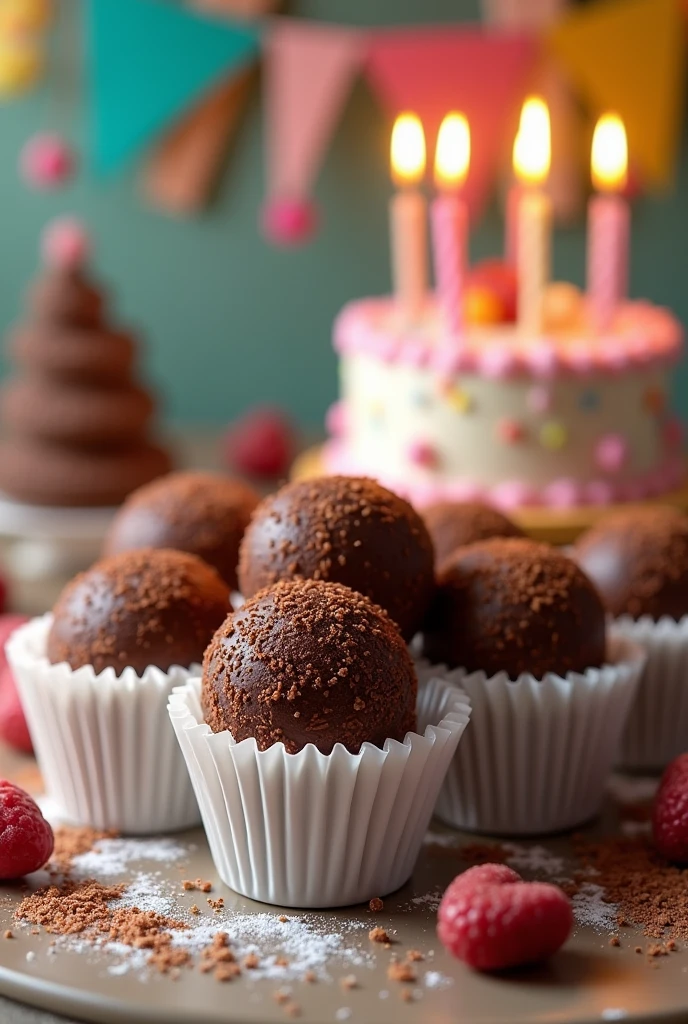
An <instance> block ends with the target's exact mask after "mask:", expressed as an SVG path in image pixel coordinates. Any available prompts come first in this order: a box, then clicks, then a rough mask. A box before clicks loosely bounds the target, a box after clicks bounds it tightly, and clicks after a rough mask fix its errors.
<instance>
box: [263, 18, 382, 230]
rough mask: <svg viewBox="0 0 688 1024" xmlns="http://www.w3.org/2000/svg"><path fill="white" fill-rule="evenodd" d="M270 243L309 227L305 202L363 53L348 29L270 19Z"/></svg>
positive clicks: (360, 39) (362, 42) (311, 220)
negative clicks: (271, 20)
mask: <svg viewBox="0 0 688 1024" xmlns="http://www.w3.org/2000/svg"><path fill="white" fill-rule="evenodd" d="M263 46H264V56H265V64H266V66H265V90H266V127H267V139H266V149H267V159H268V168H267V178H268V203H267V205H266V207H265V209H264V215H263V226H264V229H265V231H266V233H267V234H268V236H269V237H270V239H271V241H275V242H278V243H283V244H290V243H292V244H293V243H295V242H300V241H304V240H305V238H306V237H307V236H308V234H309V233H310V232H311V231H312V230H313V228H314V226H315V214H314V210H313V207H312V205H311V203H310V201H309V197H310V193H311V190H312V188H313V185H314V182H315V179H316V176H317V174H318V171H319V169H320V166H321V164H322V160H323V157H324V155H325V151H326V148H327V144H328V142H329V140H330V137H331V135H332V132H333V131H334V128H335V126H336V124H337V121H338V119H339V117H340V115H341V112H342V110H343V108H344V104H345V103H346V100H347V99H348V97H349V93H350V91H351V87H352V85H353V81H354V78H355V76H356V74H357V73H358V71H359V70H360V67H361V64H362V63H363V60H364V57H365V46H366V36H365V34H364V33H361V32H359V31H356V30H355V29H350V28H342V27H340V26H334V25H327V24H323V23H319V22H318V23H314V22H308V21H300V20H297V19H291V18H276V19H275V20H274V21H273V22H272V23H271V25H270V27H269V29H268V32H267V35H266V39H265V41H264V44H263Z"/></svg>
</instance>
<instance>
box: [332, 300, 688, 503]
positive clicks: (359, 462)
mask: <svg viewBox="0 0 688 1024" xmlns="http://www.w3.org/2000/svg"><path fill="white" fill-rule="evenodd" d="M581 308H582V314H581V317H580V322H579V323H578V324H574V325H573V326H571V325H569V326H568V327H566V328H562V329H556V328H555V329H548V330H546V331H543V333H542V335H541V336H539V337H527V336H524V334H522V333H520V332H519V330H518V327H517V326H516V325H515V324H511V323H504V324H497V325H491V326H485V327H476V326H472V327H469V328H468V329H467V332H466V333H465V335H462V336H461V338H456V337H453V338H450V337H447V336H446V333H445V332H444V331H443V330H442V329H441V326H440V324H441V320H440V317H439V315H438V312H437V310H436V308H435V306H434V304H433V303H429V304H428V308H427V311H426V313H425V315H424V317H423V318H422V319H421V321H420V322H419V323H418V324H417V325H415V326H414V327H413V328H412V329H408V328H404V327H403V326H401V325H400V323H399V320H398V315H397V312H396V306H395V303H394V301H393V300H392V299H390V298H372V299H364V300H362V301H358V302H353V303H351V304H349V305H348V306H346V307H345V308H344V310H343V311H342V312H341V314H340V315H339V317H338V319H337V321H336V325H335V331H334V344H335V348H336V350H337V352H338V354H339V356H340V360H341V401H339V402H338V403H337V404H336V405H335V406H333V408H332V409H331V410H330V414H329V416H328V429H329V432H330V440H329V441H328V443H327V444H326V446H325V450H324V459H325V466H326V468H327V471H328V472H333V473H334V472H338V473H351V474H365V475H369V476H373V477H376V478H377V479H379V480H380V481H381V482H382V483H384V484H386V485H387V486H389V487H391V488H392V489H394V490H395V491H397V492H399V493H401V494H404V495H406V496H407V497H408V498H410V499H411V500H412V501H413V502H414V503H416V504H419V505H424V504H429V503H431V502H435V501H440V500H485V501H488V502H490V503H492V504H495V505H497V506H500V507H502V508H506V509H510V508H515V507H519V506H528V505H548V506H554V507H571V506H576V505H604V504H610V503H614V502H620V501H621V502H623V501H634V500H639V499H644V498H648V497H653V496H656V495H660V494H663V493H666V492H668V491H671V490H672V489H674V488H675V487H676V486H677V485H678V484H680V482H681V480H682V477H683V473H684V462H683V457H682V453H681V443H682V434H681V429H680V424H679V422H678V421H677V420H676V418H675V417H673V416H672V415H671V412H670V409H669V398H668V378H669V373H670V369H671V367H672V366H673V365H674V364H675V363H676V361H677V359H678V358H679V356H680V353H681V347H682V331H681V327H680V325H679V323H678V321H677V320H676V319H675V318H674V317H673V316H672V315H671V313H669V312H668V311H666V310H664V309H661V308H659V307H657V306H653V305H651V304H650V303H647V302H625V303H624V304H623V305H622V306H620V308H619V309H618V310H617V313H616V316H615V318H614V322H613V324H612V326H611V328H610V329H609V330H608V331H607V332H605V333H604V334H603V335H596V334H595V333H594V332H593V331H592V330H591V329H589V328H588V327H587V326H586V316H585V312H584V306H582V307H581Z"/></svg>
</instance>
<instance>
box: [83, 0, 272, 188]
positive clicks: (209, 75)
mask: <svg viewBox="0 0 688 1024" xmlns="http://www.w3.org/2000/svg"><path fill="white" fill-rule="evenodd" d="M259 51H260V25H259V23H258V22H250V21H242V22H229V21H226V20H224V19H223V20H222V21H218V20H213V19H210V18H206V17H201V16H199V15H196V14H194V13H193V12H191V11H189V10H188V9H186V8H184V7H180V6H178V5H175V4H172V3H170V2H169V0H167V2H165V0H90V18H89V33H88V53H89V59H90V66H91V90H92V97H91V99H92V105H91V146H92V153H93V158H94V163H95V167H96V169H97V170H98V171H101V172H107V171H112V170H115V169H116V168H118V167H120V166H121V165H122V164H123V163H124V162H125V161H126V160H127V159H129V158H130V157H132V156H133V155H134V154H135V153H137V152H138V151H139V150H141V149H142V148H143V147H145V146H146V145H147V144H148V143H150V142H151V141H153V139H154V138H155V137H156V136H157V135H159V134H160V133H161V132H163V131H164V130H165V129H166V128H168V127H169V126H170V125H172V124H173V123H174V121H175V120H176V119H177V118H178V117H179V116H180V115H181V114H183V113H184V112H185V111H186V110H188V109H189V108H190V107H192V106H193V104H194V103H195V102H196V101H197V100H198V99H200V98H202V97H203V95H204V94H205V93H206V92H207V91H208V90H209V89H210V88H211V87H212V86H213V85H214V84H215V83H216V82H217V81H218V80H220V79H221V78H222V77H224V76H227V75H231V74H232V72H238V71H239V70H240V69H241V68H243V67H245V66H246V65H247V64H249V63H251V62H252V61H253V60H254V59H255V58H256V57H257V56H258V54H259Z"/></svg>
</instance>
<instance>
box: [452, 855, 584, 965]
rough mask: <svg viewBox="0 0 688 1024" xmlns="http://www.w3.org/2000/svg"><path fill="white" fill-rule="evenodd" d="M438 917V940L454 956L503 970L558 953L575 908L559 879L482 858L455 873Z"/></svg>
mask: <svg viewBox="0 0 688 1024" xmlns="http://www.w3.org/2000/svg"><path fill="white" fill-rule="evenodd" d="M437 919H438V925H437V934H438V935H439V938H440V941H441V942H442V944H443V945H444V946H445V947H446V948H447V949H448V950H449V952H450V953H452V954H453V956H455V957H457V958H458V959H459V960H463V961H465V963H467V964H468V965H469V966H470V967H475V968H476V969H477V970H479V971H499V970H504V969H505V968H507V967H519V966H521V964H530V963H536V962H538V961H539V960H544V959H546V958H547V957H548V956H551V955H552V954H553V953H556V951H557V950H558V949H559V947H560V946H562V945H563V944H564V942H565V941H566V939H567V938H568V935H569V932H570V931H571V927H572V925H573V911H572V909H571V903H570V901H569V899H568V897H567V896H565V895H564V893H563V892H562V891H561V889H558V888H557V887H556V886H555V885H547V884H546V883H544V882H524V881H523V879H522V878H521V876H520V875H517V874H516V872H515V871H512V870H511V868H508V867H507V866H506V865H505V864H481V865H479V866H478V867H474V868H470V869H469V870H468V871H465V872H464V873H463V874H462V875H459V876H458V878H455V879H454V881H453V882H452V883H451V885H450V886H449V888H448V889H447V891H446V892H445V894H444V896H443V897H442V902H441V904H440V908H439V910H438V912H437Z"/></svg>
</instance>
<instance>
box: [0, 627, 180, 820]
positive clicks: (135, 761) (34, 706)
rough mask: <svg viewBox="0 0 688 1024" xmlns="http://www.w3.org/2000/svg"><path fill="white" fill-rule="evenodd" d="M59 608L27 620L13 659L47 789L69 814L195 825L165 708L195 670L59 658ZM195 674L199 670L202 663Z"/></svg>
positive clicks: (13, 641)
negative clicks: (55, 650) (54, 626)
mask: <svg viewBox="0 0 688 1024" xmlns="http://www.w3.org/2000/svg"><path fill="white" fill-rule="evenodd" d="M51 622H52V616H51V615H45V616H43V617H42V618H39V619H33V620H32V621H31V622H29V623H27V624H26V625H25V626H22V627H21V628H20V629H18V630H16V632H15V633H13V634H12V637H11V638H10V641H9V643H8V644H7V656H8V659H9V662H10V664H11V666H12V670H13V672H14V675H15V678H16V681H17V687H18V689H19V694H20V697H21V701H22V704H23V706H24V711H25V713H26V718H27V722H28V725H29V730H30V732H31V736H32V739H33V744H34V749H35V751H36V757H37V759H38V763H39V766H40V769H41V772H42V775H43V779H44V781H45V786H46V791H47V795H48V797H49V798H51V800H52V801H53V802H54V804H55V806H56V809H57V812H58V813H59V815H60V817H61V818H64V819H65V820H68V821H71V822H73V823H75V824H80V825H92V826H94V827H95V828H103V829H116V830H117V831H118V832H124V833H129V834H153V833H158V832H171V831H176V830H178V829H182V828H189V827H191V826H193V825H197V824H198V823H199V821H200V814H199V810H198V804H197V803H196V798H195V796H194V794H193V789H192V787H191V784H190V782H189V777H188V773H187V771H186V766H185V764H184V759H183V757H182V756H181V753H180V750H179V744H178V743H177V740H176V737H175V735H174V730H173V729H172V728H170V724H169V721H168V718H167V714H166V713H165V708H166V705H167V700H168V697H169V694H170V692H171V690H172V688H173V687H174V686H178V685H180V684H182V683H184V682H185V681H186V680H187V679H188V678H189V676H190V674H191V672H190V670H189V669H185V668H181V667H179V666H173V667H172V668H171V669H170V670H169V671H168V672H163V671H161V670H160V669H158V668H155V667H151V668H149V669H147V670H146V671H145V673H144V674H143V675H142V676H138V675H137V674H136V673H135V672H134V670H133V669H125V670H124V672H122V673H121V675H119V676H117V675H115V672H114V670H113V669H105V671H103V672H101V673H100V674H99V675H96V673H95V672H94V671H93V669H92V668H90V667H88V666H85V667H83V668H80V669H77V670H73V669H71V668H70V667H69V665H67V664H66V663H65V662H62V663H61V664H58V665H51V664H50V662H49V661H48V659H47V657H46V654H45V651H46V641H47V635H48V631H49V629H50V625H51ZM195 671H198V667H197V666H195Z"/></svg>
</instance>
